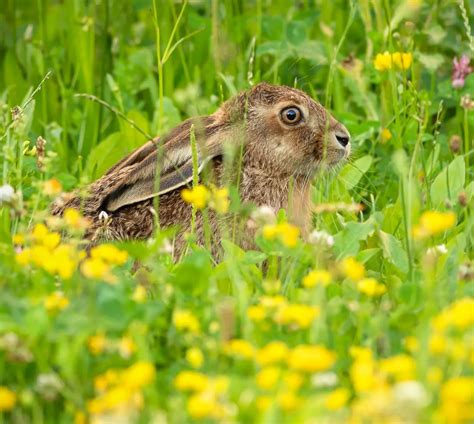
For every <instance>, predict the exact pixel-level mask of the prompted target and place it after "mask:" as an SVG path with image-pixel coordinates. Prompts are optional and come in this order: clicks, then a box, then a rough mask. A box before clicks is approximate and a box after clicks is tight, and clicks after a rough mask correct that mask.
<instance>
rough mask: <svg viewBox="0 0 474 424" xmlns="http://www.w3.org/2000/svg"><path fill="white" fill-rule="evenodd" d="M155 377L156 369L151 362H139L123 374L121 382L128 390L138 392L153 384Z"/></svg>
mask: <svg viewBox="0 0 474 424" xmlns="http://www.w3.org/2000/svg"><path fill="white" fill-rule="evenodd" d="M155 376H156V371H155V367H154V366H153V364H152V363H151V362H148V361H138V362H136V363H134V364H133V365H132V366H130V367H129V368H127V369H126V370H125V371H124V372H123V374H122V376H121V382H122V384H124V385H125V386H127V387H128V388H130V389H133V390H137V389H140V388H141V387H144V386H148V385H149V384H151V383H152V382H153V381H154V380H155Z"/></svg>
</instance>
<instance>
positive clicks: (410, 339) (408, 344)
mask: <svg viewBox="0 0 474 424" xmlns="http://www.w3.org/2000/svg"><path fill="white" fill-rule="evenodd" d="M403 345H404V346H405V348H406V349H407V350H408V351H409V352H412V353H414V352H418V351H419V350H420V342H419V341H418V339H417V338H416V337H414V336H407V337H405V338H404V339H403Z"/></svg>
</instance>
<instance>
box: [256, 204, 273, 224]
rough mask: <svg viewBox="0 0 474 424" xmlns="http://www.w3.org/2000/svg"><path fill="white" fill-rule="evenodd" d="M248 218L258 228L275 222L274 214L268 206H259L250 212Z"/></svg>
mask: <svg viewBox="0 0 474 424" xmlns="http://www.w3.org/2000/svg"><path fill="white" fill-rule="evenodd" d="M250 218H251V219H252V220H253V221H254V222H255V223H256V224H257V225H258V226H259V227H260V226H263V225H265V224H269V225H273V224H275V221H276V217H275V212H274V211H273V209H272V208H271V207H270V206H260V207H259V208H257V209H255V210H254V211H253V212H252V214H251V215H250Z"/></svg>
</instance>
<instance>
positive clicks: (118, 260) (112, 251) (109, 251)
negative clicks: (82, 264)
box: [91, 244, 128, 265]
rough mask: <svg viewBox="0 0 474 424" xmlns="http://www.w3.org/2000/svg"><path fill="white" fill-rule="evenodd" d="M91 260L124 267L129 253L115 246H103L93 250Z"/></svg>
mask: <svg viewBox="0 0 474 424" xmlns="http://www.w3.org/2000/svg"><path fill="white" fill-rule="evenodd" d="M91 258H92V259H100V260H102V261H104V262H106V263H107V264H111V265H123V264H124V263H125V262H127V259H128V253H127V252H125V251H124V250H120V249H118V248H117V247H115V246H114V245H113V244H101V245H100V246H96V247H93V248H92V249H91Z"/></svg>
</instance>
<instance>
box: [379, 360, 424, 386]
mask: <svg viewBox="0 0 474 424" xmlns="http://www.w3.org/2000/svg"><path fill="white" fill-rule="evenodd" d="M380 370H381V371H382V372H384V373H386V374H388V375H389V376H391V377H393V378H394V380H395V381H407V380H413V379H414V378H415V371H416V364H415V361H414V360H413V358H412V357H410V356H408V355H404V354H400V355H395V356H392V357H390V358H387V359H382V360H381V361H380Z"/></svg>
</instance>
